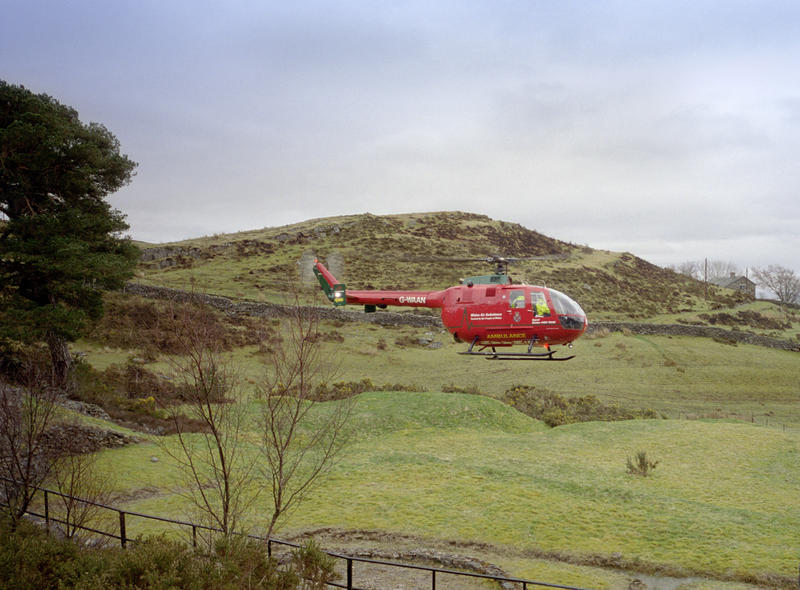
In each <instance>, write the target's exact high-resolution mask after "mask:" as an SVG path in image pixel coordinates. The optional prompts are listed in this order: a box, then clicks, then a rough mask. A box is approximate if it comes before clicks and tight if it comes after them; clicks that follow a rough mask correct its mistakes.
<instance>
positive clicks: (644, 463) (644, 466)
mask: <svg viewBox="0 0 800 590" xmlns="http://www.w3.org/2000/svg"><path fill="white" fill-rule="evenodd" d="M658 464H659V461H652V460H651V459H648V458H647V452H646V451H639V452H637V453H636V456H635V458H631V457H628V458H627V460H626V461H625V467H626V468H627V471H628V473H630V474H632V475H641V476H642V477H647V476H648V475H650V474H651V473H652V472H653V469H655V468H656V466H657V465H658Z"/></svg>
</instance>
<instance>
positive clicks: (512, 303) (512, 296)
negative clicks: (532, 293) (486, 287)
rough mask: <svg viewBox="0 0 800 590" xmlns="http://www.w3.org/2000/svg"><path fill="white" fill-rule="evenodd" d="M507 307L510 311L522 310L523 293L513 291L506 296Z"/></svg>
mask: <svg viewBox="0 0 800 590" xmlns="http://www.w3.org/2000/svg"><path fill="white" fill-rule="evenodd" d="M508 305H509V307H511V309H523V308H524V307H525V291H523V290H522V289H514V290H513V291H511V293H509V295H508Z"/></svg>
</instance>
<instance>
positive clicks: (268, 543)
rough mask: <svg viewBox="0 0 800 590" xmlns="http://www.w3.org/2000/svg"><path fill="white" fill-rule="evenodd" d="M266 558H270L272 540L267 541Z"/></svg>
mask: <svg viewBox="0 0 800 590" xmlns="http://www.w3.org/2000/svg"><path fill="white" fill-rule="evenodd" d="M267 556H268V557H272V539H267Z"/></svg>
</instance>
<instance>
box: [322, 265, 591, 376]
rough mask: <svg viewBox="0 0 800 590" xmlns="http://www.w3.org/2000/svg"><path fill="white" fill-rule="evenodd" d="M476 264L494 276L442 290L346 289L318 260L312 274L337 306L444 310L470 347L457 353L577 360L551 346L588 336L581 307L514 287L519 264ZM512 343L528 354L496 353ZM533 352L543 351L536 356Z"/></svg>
mask: <svg viewBox="0 0 800 590" xmlns="http://www.w3.org/2000/svg"><path fill="white" fill-rule="evenodd" d="M459 260H462V261H467V260H476V259H459ZM477 260H480V261H484V262H489V263H493V264H495V265H496V268H495V273H494V274H492V275H483V276H474V277H469V278H466V279H463V280H462V281H461V284H460V285H457V286H455V287H449V288H447V289H444V290H442V291H382V290H361V291H357V290H352V289H347V288H346V287H345V285H344V284H343V283H340V282H339V281H338V280H336V278H335V277H334V276H333V275H332V274H331V272H330V271H329V270H328V269H327V268H325V266H323V265H322V263H321V262H319V260H314V274H315V275H316V276H317V279H318V280H319V283H320V285H321V286H322V290H323V291H324V292H325V294H326V295H327V297H328V299H329V300H330V301H332V302H333V304H334V305H335V306H340V305H348V304H349V305H363V306H364V311H366V312H374V311H376V308H381V309H385V308H386V307H387V306H388V305H397V306H402V307H430V308H439V309H441V310H442V323H443V324H444V326H445V328H447V329H448V330H449V331H450V332H451V333H452V334H453V337H454V338H455V339H456V341H457V342H469V343H470V344H469V349H468V350H466V351H465V352H461V353H459V354H466V355H473V356H482V357H485V358H487V359H489V360H546V361H566V360H569V359H571V358H574V357H575V355H571V356H566V357H558V356H555V353H556V351H555V350H552V348H551V347H552V346H555V345H559V344H566V345H567V346H568V347H569V348H572V342H573V341H574V340H576V339H577V338H579V337H580V336H581V335H582V334H583V333H584V331H585V330H586V327H587V325H588V322H587V320H586V314H585V313H584V312H583V310H582V309H581V307H580V305H578V304H577V303H576V302H575V301H573V300H572V299H570V298H569V297H567V296H566V295H564V294H563V293H560V292H559V291H556V290H555V289H549V288H547V287H537V286H533V285H515V284H512V281H511V277H510V276H509V275H508V264H509V262H514V261H516V260H519V259H515V258H504V257H501V256H490V257H488V258H480V259H477ZM514 344H525V345H527V347H528V350H527V352H498V351H497V348H501V347H510V346H512V345H514ZM476 347H477V349H476ZM534 347H542V348H544V351H541V352H540V351H536V352H534Z"/></svg>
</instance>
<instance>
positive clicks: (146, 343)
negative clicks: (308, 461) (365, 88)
mask: <svg viewBox="0 0 800 590" xmlns="http://www.w3.org/2000/svg"><path fill="white" fill-rule="evenodd" d="M143 246H144V250H145V251H144V256H143V260H142V263H141V266H140V271H139V276H138V277H137V280H138V281H140V282H142V283H146V284H152V285H160V286H167V287H173V288H180V289H187V290H195V291H199V292H210V293H216V294H221V295H226V296H228V297H232V298H242V299H252V300H256V301H273V302H285V300H286V291H287V284H297V283H299V284H307V283H308V284H310V285H311V287H315V286H316V283H315V282H314V281H313V277H310V276H309V272H308V270H309V269H310V266H311V262H312V260H313V258H314V256H319V257H320V258H322V259H324V260H326V261H327V262H328V263H329V265H330V266H331V268H332V269H333V270H334V272H336V273H337V275H338V277H339V278H340V279H341V280H344V281H346V282H347V284H348V286H351V287H353V288H369V287H375V288H408V289H425V288H431V289H435V288H444V287H447V286H450V285H453V284H456V283H457V282H458V280H459V279H460V278H461V277H464V276H469V275H472V274H486V273H487V272H491V269H490V268H489V267H487V266H486V265H485V264H481V263H474V264H473V263H445V262H437V263H432V262H431V258H432V257H448V256H452V257H473V256H474V257H485V256H487V255H490V254H502V255H505V256H515V257H524V256H540V255H547V254H559V255H563V257H562V258H559V259H551V260H546V261H528V262H523V263H521V264H519V265H517V266H516V267H514V268H512V269H511V273H512V275H513V276H514V278H515V279H517V280H525V281H526V282H529V283H538V284H542V283H545V284H547V285H548V286H552V287H554V288H557V289H559V290H562V291H564V292H566V293H568V294H570V295H571V296H572V297H574V298H575V299H577V300H578V301H579V302H580V303H581V305H582V306H583V307H584V308H585V309H586V310H587V312H588V314H589V317H590V321H598V320H636V321H638V322H648V323H653V324H659V323H662V324H665V323H666V324H675V323H682V324H686V325H706V326H718V327H725V328H728V329H738V330H746V331H752V332H757V333H761V334H767V335H771V336H773V337H778V338H783V339H792V338H797V337H798V336H797V334H798V333H800V317H798V314H797V312H796V311H793V310H782V309H780V308H778V307H777V306H774V305H772V304H770V303H768V302H763V301H749V300H747V299H746V298H744V297H743V296H742V295H741V294H738V293H735V292H733V291H728V290H725V289H719V288H716V287H709V289H708V297H707V298H706V292H705V286H704V285H703V284H701V283H698V282H697V281H693V280H690V279H687V278H685V277H682V276H680V275H677V274H675V273H673V272H671V271H669V270H665V269H661V268H659V267H656V266H654V265H651V264H649V263H647V262H645V261H643V260H641V259H638V258H636V257H635V256H633V255H632V254H628V253H614V252H606V251H599V250H593V249H591V248H589V247H586V246H576V245H573V244H568V243H565V242H561V241H558V240H555V239H552V238H548V237H546V236H543V235H541V234H539V233H537V232H535V231H532V230H529V229H526V228H524V227H522V226H519V225H517V224H511V223H507V222H501V221H494V220H491V219H489V218H487V217H484V216H479V215H473V214H468V213H452V212H451V213H429V214H407V215H393V216H383V217H377V216H373V215H369V214H366V215H353V216H345V217H337V218H329V219H319V220H310V221H307V222H304V223H300V224H295V225H291V226H285V227H280V228H266V229H263V230H258V231H252V232H244V233H239V234H233V235H219V236H213V237H206V238H202V239H197V240H188V241H185V242H180V243H175V244H160V245H143ZM309 279H311V280H310V281H309ZM314 291H316V292H318V289H316V288H315V289H314ZM326 303H327V302H326ZM107 309H108V314H107V315H106V317H105V318H104V319H103V321H102V322H101V324H100V325H98V326H97V327H96V329H95V331H94V332H93V333H92V334H90V335H89V336H88V337H87V339H86V340H84V341H81V342H79V343H77V344H76V345H75V346H74V347H73V350H74V351H75V352H81V353H84V354H85V358H86V361H87V362H88V364H89V365H91V366H92V367H93V368H94V371H96V373H94V374H92V375H105V377H104V379H106V380H105V381H103V383H102V384H101V385H99V386H97V388H96V391H95V393H94V395H95V396H96V398H97V400H102V399H104V398H107V397H108V396H109V391H111V390H113V388H114V387H118V386H119V384H122V386H124V387H127V386H130V383H131V381H135V382H136V384H137V388H136V389H135V390H132V389H130V388H129V389H128V390H127V392H126V393H122V394H121V403H122V404H123V405H125V406H130V407H132V408H134V409H135V408H138V407H144V406H146V405H147V404H151V402H152V400H150V401H149V402H148V401H147V398H148V395H150V394H151V392H150V390H148V389H147V388H148V387H149V385H148V384H150V383H153V384H155V385H154V387H155V386H156V385H158V383H159V382H160V383H161V384H163V383H164V381H169V379H168V377H164V376H165V375H167V376H168V375H169V372H170V365H169V363H168V362H167V361H166V358H165V355H167V354H168V353H169V342H170V339H171V336H172V335H171V334H170V333H169V329H167V328H165V327H168V326H169V325H170V321H169V319H170V318H172V317H174V316H173V310H171V309H170V307H169V305H168V304H166V303H164V302H162V301H157V300H146V299H139V298H137V297H133V296H130V295H122V294H115V295H113V296H111V297H110V298H109V299H108V305H107ZM423 311H424V310H423ZM353 312H354V313H355V314H360V313H361V312H360V311H358V310H353ZM379 313H380V312H379ZM430 313H434V312H430ZM213 316H214V318H216V319H214V320H213V321H214V322H217V323H218V324H219V333H220V334H223V339H224V341H225V345H226V347H227V352H226V356H227V359H228V360H229V361H230V362H231V364H232V365H233V366H235V367H236V368H237V370H238V372H239V375H240V376H241V378H242V384H243V386H244V393H248V392H249V389H252V388H253V386H254V385H255V384H256V383H257V382H258V380H259V379H261V376H262V374H263V373H262V372H263V370H264V364H265V359H266V358H267V355H269V351H270V350H272V349H273V347H274V346H280V345H281V344H280V339H279V338H278V337H277V335H276V330H277V324H278V323H279V322H278V320H276V319H266V320H260V319H256V318H250V317H238V316H231V315H226V314H223V313H216V312H215V313H214V314H213ZM209 321H212V320H211V319H209ZM320 327H321V332H322V334H321V338H320V345H321V347H322V349H323V351H324V352H325V353H328V354H330V355H332V356H333V357H334V358H336V359H337V362H338V365H339V371H338V375H337V379H340V380H342V381H346V382H361V381H362V380H364V379H368V380H370V381H371V383H372V385H371V386H370V387H369V388H368V389H367V391H368V393H364V394H362V395H360V396H359V398H358V404H357V406H356V408H357V409H356V415H355V417H354V419H353V421H352V422H351V424H350V428H351V430H352V435H353V443H352V445H351V447H350V449H349V451H348V453H347V455H346V457H345V458H344V459H343V460H342V461H341V462H340V463H339V464H338V465H337V467H336V468H335V470H334V472H333V474H332V476H331V478H330V479H328V480H326V481H325V483H324V484H323V485H322V486H321V487H320V488H318V489H317V491H316V492H315V493H314V495H313V497H312V498H310V500H309V502H308V503H307V504H306V505H304V506H303V508H302V509H301V510H300V511H299V512H297V513H295V514H294V515H293V517H292V520H291V521H290V522H289V525H288V527H287V528H286V529H285V534H294V533H298V534H299V533H302V532H304V531H308V530H316V529H319V528H322V527H328V528H331V529H334V530H340V529H342V530H353V529H358V530H367V531H372V532H376V534H377V535H378V538H380V539H385V543H386V544H387V546H389V547H392V546H395V545H398V544H402V543H404V542H406V541H404V539H411V541H407V542H409V543H412V544H417V545H419V544H423V545H428V546H434V547H435V546H442V545H443V546H449V547H460V548H463V552H464V553H476V552H477V553H479V554H480V555H481V556H484V557H486V556H488V557H486V558H487V559H491V561H492V562H493V563H497V564H498V565H500V566H501V567H503V568H504V569H506V571H508V572H509V573H511V574H512V575H518V576H522V577H526V578H539V579H548V580H552V581H557V582H562V583H566V584H574V585H578V586H586V587H597V588H622V587H627V584H628V580H629V579H630V576H628V574H627V573H626V572H625V571H624V570H628V571H644V572H650V573H651V574H653V575H657V576H658V575H672V576H677V577H681V578H683V577H686V576H689V577H691V576H693V575H695V574H700V575H707V576H711V577H712V578H713V581H711V582H704V581H700V580H694V581H684V583H683V585H682V586H681V588H685V589H689V588H693V589H700V588H712V587H713V588H727V589H730V590H733V589H734V588H739V589H741V588H745V587H749V586H745V585H744V583H745V582H748V581H749V582H754V581H755V582H758V583H760V584H767V583H768V582H770V581H772V582H775V583H776V584H778V585H783V586H784V587H788V586H787V584H788V583H787V582H786V580H787V579H791V576H793V575H795V574H796V567H797V556H798V552H799V551H800V544H798V537H797V534H796V531H797V530H798V525H800V512H798V510H799V509H800V502H798V500H797V498H799V497H800V480H798V473H800V390H798V387H797V383H798V382H797V377H798V375H799V374H800V372H799V371H798V369H799V368H800V364H799V360H800V357H798V353H797V352H792V351H783V350H774V349H769V348H765V347H761V346H754V345H745V344H738V345H737V344H735V343H732V342H730V341H726V340H717V341H715V340H712V339H710V338H697V337H688V336H666V335H660V336H659V335H643V334H634V333H630V332H625V331H623V332H613V333H609V332H608V331H604V330H598V331H596V332H595V333H593V334H587V335H585V336H584V337H583V338H582V339H580V340H579V341H577V342H576V343H575V352H576V353H577V357H576V358H575V359H573V360H571V361H569V362H567V363H503V362H486V361H484V360H482V359H474V358H465V357H463V356H460V355H458V354H456V353H457V352H458V351H461V350H463V349H464V345H463V344H456V343H454V342H453V340H452V338H451V337H450V335H449V334H448V333H447V332H446V331H444V330H438V329H435V328H430V327H428V328H416V327H412V326H406V325H397V326H392V325H388V326H384V325H377V324H366V323H360V322H344V321H331V320H327V321H323V322H322V324H321V326H320ZM432 343H435V344H436V345H437V346H438V347H432V346H430V344H432ZM132 359H136V360H132ZM106 370H107V371H106ZM99 371H106V373H99ZM109 375H110V376H111V377H109ZM112 377H113V379H112ZM159 380H160V381H159ZM142 384H144V385H142ZM396 385H400V386H402V387H405V388H406V389H416V390H418V392H416V393H410V392H406V393H387V392H380V391H378V392H369V390H370V389H375V390H388V389H390V388H392V387H393V386H396ZM517 385H523V386H527V387H528V388H529V389H532V390H535V391H536V392H538V393H541V394H544V395H549V394H553V395H561V396H566V397H570V398H574V397H578V396H587V395H591V396H596V397H597V398H598V399H599V400H600V401H601V402H602V403H605V404H610V405H618V406H620V407H622V408H629V409H634V410H636V409H652V410H655V411H656V413H657V415H659V416H661V417H663V418H670V420H661V419H658V420H629V421H625V422H587V423H582V424H572V425H566V426H559V427H557V428H549V427H547V426H545V425H544V424H543V423H542V422H539V421H536V420H533V419H532V418H530V417H529V416H526V415H524V414H522V413H521V412H519V411H517V410H516V409H514V407H512V406H511V405H510V404H511V401H512V399H511V397H509V395H508V394H507V391H508V390H509V389H511V388H513V387H515V386H517ZM441 391H461V392H469V393H480V394H483V395H480V396H478V395H468V394H464V393H449V394H447V393H440V392H441ZM156 395H157V392H156ZM95 401H96V400H95ZM151 405H152V404H151ZM147 407H149V406H147ZM517 407H520V406H517ZM252 409H253V411H254V412H255V410H256V406H253V408H252ZM321 410H322V411H324V406H323V407H322V408H321ZM167 440H168V441H169V439H167ZM252 440H253V441H257V440H258V438H257V435H256V434H255V433H253V436H252ZM167 444H171V443H169V442H168V443H167ZM253 444H254V445H255V444H256V443H255V442H254V443H253ZM639 450H645V451H647V453H648V455H651V456H652V457H653V458H655V459H657V460H659V461H660V463H659V465H658V467H657V469H656V470H655V472H654V474H653V476H652V477H648V478H638V477H636V476H632V475H629V474H627V473H626V472H625V459H626V458H627V457H628V456H631V455H633V454H634V453H636V452H637V451H639ZM251 452H252V453H253V455H254V456H255V454H256V449H255V446H254V447H253V448H252V449H251ZM153 456H156V457H158V458H159V461H158V462H153V461H151V457H153ZM103 460H104V461H106V462H107V463H106V465H107V466H108V468H109V471H113V472H115V473H117V474H118V480H117V487H118V491H119V492H121V493H122V494H123V496H124V498H126V506H127V508H128V509H129V510H132V511H141V512H146V513H153V514H159V515H165V516H173V517H178V518H184V517H187V516H189V512H188V508H187V506H186V504H185V502H184V501H183V500H182V499H181V497H180V496H179V495H177V494H176V493H174V492H175V489H174V486H175V472H174V468H173V466H172V465H171V464H170V460H169V459H168V458H167V457H166V456H164V455H163V453H161V451H160V449H159V448H158V447H157V446H156V445H153V444H144V445H136V446H131V447H127V448H125V449H120V450H114V451H106V452H104V454H103ZM263 501H266V500H263ZM266 509H267V507H266V506H260V507H259V509H258V510H256V511H254V513H253V516H252V520H251V521H250V524H252V525H253V526H254V527H256V528H258V527H259V526H261V524H262V523H260V522H259V520H258V517H257V515H258V514H259V513H261V512H265V511H266ZM130 526H131V527H132V533H133V534H136V533H138V532H142V533H144V532H147V531H148V529H147V528H146V527H147V526H148V525H147V524H146V523H145V522H144V521H142V522H136V521H135V520H134V521H132V523H131V524H130ZM136 527H139V528H136ZM614 568H621V570H619V569H614ZM721 580H728V581H727V582H723V581H721ZM737 581H738V582H737ZM673 587H674V586H673Z"/></svg>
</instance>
